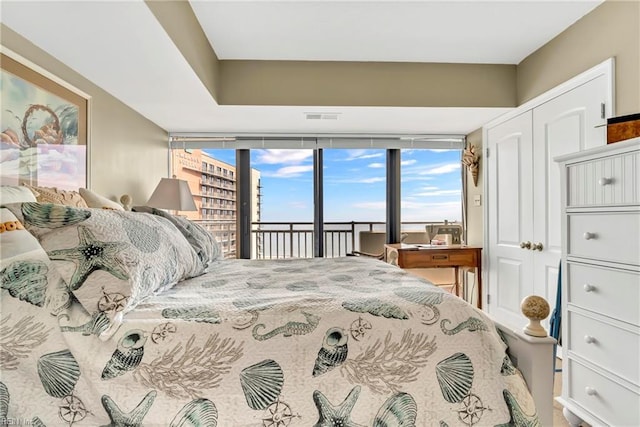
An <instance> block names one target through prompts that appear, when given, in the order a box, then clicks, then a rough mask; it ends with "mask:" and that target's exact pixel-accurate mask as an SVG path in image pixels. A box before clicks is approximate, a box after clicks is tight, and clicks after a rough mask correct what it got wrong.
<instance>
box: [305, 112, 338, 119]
mask: <svg viewBox="0 0 640 427" xmlns="http://www.w3.org/2000/svg"><path fill="white" fill-rule="evenodd" d="M304 115H305V117H306V119H307V120H338V116H339V115H340V113H304Z"/></svg>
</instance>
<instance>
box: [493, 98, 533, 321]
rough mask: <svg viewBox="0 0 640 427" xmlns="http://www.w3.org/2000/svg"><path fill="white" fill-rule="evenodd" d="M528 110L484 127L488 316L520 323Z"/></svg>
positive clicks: (528, 198)
mask: <svg viewBox="0 0 640 427" xmlns="http://www.w3.org/2000/svg"><path fill="white" fill-rule="evenodd" d="M532 142H533V140H532V113H531V111H527V112H525V113H523V114H521V115H519V116H517V117H515V118H513V119H511V120H509V121H507V122H504V123H502V124H499V125H497V126H495V127H492V128H491V129H489V130H488V133H487V147H488V149H489V157H488V158H487V161H488V169H487V180H488V190H489V194H488V200H489V201H490V203H491V209H489V212H488V215H489V218H488V219H489V230H488V232H489V254H490V259H489V263H488V268H489V270H488V273H487V275H488V278H489V297H490V301H489V302H488V304H487V305H486V307H487V311H489V313H490V314H491V315H492V317H493V318H494V319H495V320H497V321H500V322H502V323H504V324H507V325H510V326H513V327H514V328H520V327H522V325H523V318H522V314H521V313H520V302H521V301H522V299H523V298H524V297H525V296H527V295H531V293H532V291H533V272H532V262H531V256H532V251H531V250H529V249H523V248H521V247H520V245H521V243H523V242H526V241H530V240H531V238H532V236H533V209H532V201H533V195H532V188H533V186H532V182H531V177H532V163H533V162H532V158H531V149H532Z"/></svg>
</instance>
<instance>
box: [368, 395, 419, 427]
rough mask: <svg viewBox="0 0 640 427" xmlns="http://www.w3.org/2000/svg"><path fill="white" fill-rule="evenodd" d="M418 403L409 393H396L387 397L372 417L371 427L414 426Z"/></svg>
mask: <svg viewBox="0 0 640 427" xmlns="http://www.w3.org/2000/svg"><path fill="white" fill-rule="evenodd" d="M417 415H418V405H416V401H415V400H414V399H413V397H412V396H411V395H410V394H407V393H396V394H394V395H393V396H391V397H390V398H389V399H387V401H386V402H384V404H383V405H382V407H381V408H380V410H379V411H378V414H377V415H376V416H375V418H374V419H373V427H390V426H397V427H415V425H416V417H417Z"/></svg>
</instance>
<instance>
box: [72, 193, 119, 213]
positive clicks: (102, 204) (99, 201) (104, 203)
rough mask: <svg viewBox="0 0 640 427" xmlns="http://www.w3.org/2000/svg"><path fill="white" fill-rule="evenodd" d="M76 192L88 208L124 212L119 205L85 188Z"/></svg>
mask: <svg viewBox="0 0 640 427" xmlns="http://www.w3.org/2000/svg"><path fill="white" fill-rule="evenodd" d="M78 192H79V193H80V196H82V198H83V199H84V201H85V202H86V203H87V206H88V207H90V208H102V209H114V210H116V211H123V210H124V208H123V207H122V206H121V205H120V204H119V203H116V202H114V201H112V200H109V199H107V198H106V197H103V196H101V195H99V194H97V193H94V192H93V191H91V190H88V189H86V188H80V189H79V190H78Z"/></svg>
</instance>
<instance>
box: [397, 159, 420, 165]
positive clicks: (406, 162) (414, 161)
mask: <svg viewBox="0 0 640 427" xmlns="http://www.w3.org/2000/svg"><path fill="white" fill-rule="evenodd" d="M415 163H418V161H417V160H416V159H409V160H403V161H401V162H400V165H401V166H409V165H413V164H415Z"/></svg>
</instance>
